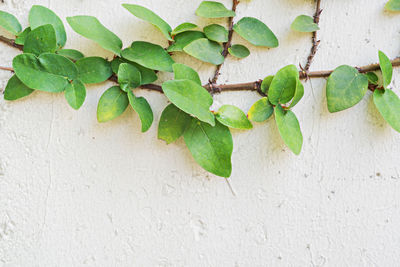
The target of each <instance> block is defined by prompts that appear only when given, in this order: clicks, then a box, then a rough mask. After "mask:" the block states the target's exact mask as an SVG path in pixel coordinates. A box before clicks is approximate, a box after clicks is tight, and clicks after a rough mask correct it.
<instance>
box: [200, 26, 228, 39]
mask: <svg viewBox="0 0 400 267" xmlns="http://www.w3.org/2000/svg"><path fill="white" fill-rule="evenodd" d="M203 31H204V34H205V35H206V37H207V38H208V39H209V40H211V41H215V42H220V43H225V42H228V34H229V33H228V30H227V29H225V27H223V26H221V25H218V24H211V25H208V26H206V27H204V29H203Z"/></svg>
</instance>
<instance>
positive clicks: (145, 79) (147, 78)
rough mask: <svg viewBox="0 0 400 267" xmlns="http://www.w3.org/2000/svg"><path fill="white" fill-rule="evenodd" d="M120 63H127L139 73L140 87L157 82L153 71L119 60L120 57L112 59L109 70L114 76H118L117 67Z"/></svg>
mask: <svg viewBox="0 0 400 267" xmlns="http://www.w3.org/2000/svg"><path fill="white" fill-rule="evenodd" d="M122 63H129V64H131V65H133V66H134V67H136V68H137V69H138V70H139V71H140V74H141V77H142V83H141V85H143V84H149V83H152V82H154V81H156V80H157V75H156V73H155V72H154V71H153V70H151V69H148V68H145V67H143V66H140V65H139V64H136V63H135V62H132V61H129V60H126V59H123V58H120V57H116V58H114V59H113V61H112V62H111V68H112V71H113V72H114V73H115V74H118V69H119V66H120V65H121V64H122Z"/></svg>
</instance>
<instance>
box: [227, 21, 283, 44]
mask: <svg viewBox="0 0 400 267" xmlns="http://www.w3.org/2000/svg"><path fill="white" fill-rule="evenodd" d="M233 30H234V31H235V32H236V33H237V34H239V35H240V36H242V37H243V38H244V39H245V40H247V41H249V42H250V43H251V44H253V45H255V46H265V47H277V46H278V45H279V42H278V39H277V38H276V36H275V34H274V33H273V32H272V31H271V30H270V28H268V26H267V25H265V24H264V22H262V21H260V20H258V19H256V18H250V17H244V18H242V19H241V20H239V22H238V23H236V24H235V25H234V27H233Z"/></svg>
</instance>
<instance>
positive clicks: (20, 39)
mask: <svg viewBox="0 0 400 267" xmlns="http://www.w3.org/2000/svg"><path fill="white" fill-rule="evenodd" d="M30 32H31V27H28V28H25V30H24V31H23V32H21V33H20V34H18V35H17V38H15V43H16V44H19V45H24V43H25V39H26V37H27V36H28V34H29V33H30Z"/></svg>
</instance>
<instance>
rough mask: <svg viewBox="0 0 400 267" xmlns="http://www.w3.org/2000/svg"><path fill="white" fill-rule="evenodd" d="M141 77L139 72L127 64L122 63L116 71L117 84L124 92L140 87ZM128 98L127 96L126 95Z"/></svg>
mask: <svg viewBox="0 0 400 267" xmlns="http://www.w3.org/2000/svg"><path fill="white" fill-rule="evenodd" d="M141 81H142V75H141V74H140V71H139V70H138V69H137V68H136V67H135V66H133V65H131V64H129V63H122V64H121V65H119V69H118V83H119V85H120V86H121V89H122V90H124V91H125V92H128V91H130V89H135V88H137V87H139V86H140V84H141ZM128 96H129V94H128Z"/></svg>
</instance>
